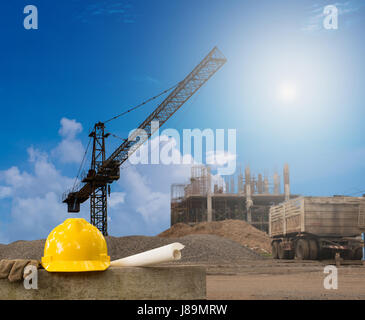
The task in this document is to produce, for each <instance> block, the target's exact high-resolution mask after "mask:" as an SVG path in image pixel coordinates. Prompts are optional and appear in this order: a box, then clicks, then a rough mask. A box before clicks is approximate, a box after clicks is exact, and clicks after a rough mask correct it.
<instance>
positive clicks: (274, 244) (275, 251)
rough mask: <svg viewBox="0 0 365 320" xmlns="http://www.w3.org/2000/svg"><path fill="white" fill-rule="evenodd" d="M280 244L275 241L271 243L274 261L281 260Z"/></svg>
mask: <svg viewBox="0 0 365 320" xmlns="http://www.w3.org/2000/svg"><path fill="white" fill-rule="evenodd" d="M278 246H279V243H278V242H277V241H273V242H272V243H271V254H272V258H273V259H278V258H279V254H278V251H279V248H278Z"/></svg>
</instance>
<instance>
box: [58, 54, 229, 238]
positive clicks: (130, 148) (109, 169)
mask: <svg viewBox="0 0 365 320" xmlns="http://www.w3.org/2000/svg"><path fill="white" fill-rule="evenodd" d="M226 61H227V60H226V58H225V57H224V56H223V54H222V53H221V52H220V51H219V49H218V48H217V47H214V48H213V49H212V50H211V51H210V52H209V53H208V55H207V56H206V57H205V58H204V59H203V60H202V61H201V62H200V63H199V64H198V65H197V66H196V67H195V68H194V69H193V71H191V72H190V73H189V74H188V75H187V76H186V77H185V79H184V80H182V81H181V82H179V83H178V85H177V86H176V87H175V88H174V89H173V91H172V92H171V93H170V94H169V95H168V96H167V98H166V99H165V100H164V101H162V103H161V104H160V105H159V106H158V107H157V108H156V109H155V110H154V111H153V112H152V113H151V114H150V115H149V116H148V117H147V118H146V119H145V120H144V121H143V122H142V123H141V124H140V125H139V126H138V128H137V129H142V130H144V131H145V132H146V135H138V130H135V131H134V132H133V133H132V134H131V135H130V136H129V137H128V139H125V140H124V142H123V143H122V144H121V145H120V146H119V147H118V148H117V149H116V150H115V151H114V152H113V153H112V154H111V155H110V156H109V157H108V158H106V156H105V138H106V137H107V136H108V135H109V134H105V124H104V123H102V122H98V123H96V124H95V126H94V130H93V131H92V132H91V133H90V135H89V136H90V137H91V138H92V139H93V151H92V152H93V153H92V161H91V167H90V170H89V171H88V174H87V176H86V177H85V178H83V179H82V185H81V186H79V187H77V188H74V189H72V190H70V191H68V192H66V193H65V194H64V197H63V202H64V203H67V205H68V212H79V211H80V204H81V203H83V202H85V201H86V200H88V199H89V198H90V220H91V223H92V224H93V225H95V226H96V227H97V228H98V229H99V230H100V231H101V232H102V233H103V234H104V235H107V234H108V232H107V193H108V192H109V185H110V184H111V183H112V182H113V181H115V180H118V179H119V167H120V166H121V165H122V164H123V163H124V162H125V161H126V160H127V159H128V157H129V156H130V155H131V154H133V153H134V152H135V151H136V150H137V149H138V148H139V147H140V146H141V145H142V144H143V143H144V142H145V141H147V140H148V139H149V138H150V137H151V136H152V135H153V133H154V132H155V131H157V130H158V128H159V127H161V126H162V125H163V124H164V123H165V122H166V121H167V120H168V119H169V118H170V117H171V116H172V115H173V114H174V113H175V112H176V111H177V110H179V109H180V108H181V106H182V105H183V104H184V103H185V102H186V101H188V100H189V99H190V98H191V97H192V96H193V94H194V93H195V92H196V91H197V90H199V88H200V87H201V86H203V85H204V83H206V82H207V81H208V80H209V79H210V78H211V77H212V76H213V74H214V73H216V72H217V71H218V70H219V69H220V68H221V67H222V66H223V65H224V63H225V62H226ZM153 121H156V122H157V121H158V124H159V125H158V127H156V126H152V125H151V123H152V122H153ZM137 137H138V138H139V139H137Z"/></svg>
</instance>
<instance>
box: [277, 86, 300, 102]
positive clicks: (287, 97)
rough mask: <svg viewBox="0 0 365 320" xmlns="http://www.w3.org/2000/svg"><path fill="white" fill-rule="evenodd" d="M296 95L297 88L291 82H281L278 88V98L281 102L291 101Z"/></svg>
mask: <svg viewBox="0 0 365 320" xmlns="http://www.w3.org/2000/svg"><path fill="white" fill-rule="evenodd" d="M296 97H297V88H296V86H295V85H294V84H292V83H282V84H281V85H280V86H279V88H278V98H279V99H280V100H281V101H283V102H292V101H294V100H295V99H296Z"/></svg>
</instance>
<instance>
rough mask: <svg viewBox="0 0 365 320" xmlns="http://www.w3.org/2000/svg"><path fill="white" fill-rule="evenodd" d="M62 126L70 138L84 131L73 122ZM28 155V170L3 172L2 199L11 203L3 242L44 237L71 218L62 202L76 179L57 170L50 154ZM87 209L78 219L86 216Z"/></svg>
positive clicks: (33, 152)
mask: <svg viewBox="0 0 365 320" xmlns="http://www.w3.org/2000/svg"><path fill="white" fill-rule="evenodd" d="M61 124H62V127H61V130H60V134H61V136H62V137H65V138H67V139H68V138H72V139H73V138H74V137H75V136H76V133H77V132H80V130H81V129H80V125H79V124H78V123H77V122H74V121H68V120H67V119H63V121H61ZM51 152H52V151H51ZM27 153H28V161H29V164H30V166H31V167H30V169H29V170H27V171H21V170H20V169H19V167H17V166H12V167H10V168H9V169H7V170H3V171H0V199H4V201H5V200H7V201H9V204H10V209H9V212H2V215H6V214H7V215H8V219H6V222H3V223H2V226H1V229H2V233H1V234H0V242H1V241H13V240H19V239H37V238H45V237H47V235H48V233H49V232H50V231H51V230H52V229H53V228H54V227H55V226H57V225H58V224H59V223H61V222H62V221H63V220H65V219H66V218H69V217H71V216H70V214H68V213H67V208H66V205H65V204H63V203H62V202H61V201H60V200H61V195H62V193H63V192H64V191H65V190H67V189H68V188H69V187H70V186H72V184H73V183H74V179H73V178H69V177H66V176H64V175H63V174H62V173H61V172H60V171H59V170H57V169H56V167H55V165H54V164H53V163H52V161H51V158H50V157H49V155H48V153H47V152H43V151H40V150H38V149H36V148H34V147H33V146H32V147H29V148H28V149H27ZM85 210H86V208H83V211H82V212H81V214H79V215H78V216H85V217H86V214H85ZM0 223H1V221H0Z"/></svg>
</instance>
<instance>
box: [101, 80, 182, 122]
mask: <svg viewBox="0 0 365 320" xmlns="http://www.w3.org/2000/svg"><path fill="white" fill-rule="evenodd" d="M179 83H180V82H179ZM179 83H178V84H175V85H174V86H172V87H171V88H169V89H166V90H164V91H163V92H161V93H159V94H158V95H156V96H153V97H152V98H149V99H147V100H145V101H143V102H142V103H140V104H138V105H136V106H135V107H133V108H131V109H129V110H127V111H124V112H122V113H120V114H118V115H116V116H115V117H113V118H110V119H109V120H107V121H104V123H108V122H110V121H112V120H115V119H117V118H119V117H121V116H124V115H125V114H127V113H129V112H131V111H133V110H136V109H138V108H139V107H142V106H143V105H145V104H147V103H148V102H150V101H152V100H155V99H157V98H159V97H160V96H162V95H163V94H165V93H167V92H169V91H170V90H172V89H174V88H176V87H177V86H178V85H179Z"/></svg>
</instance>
